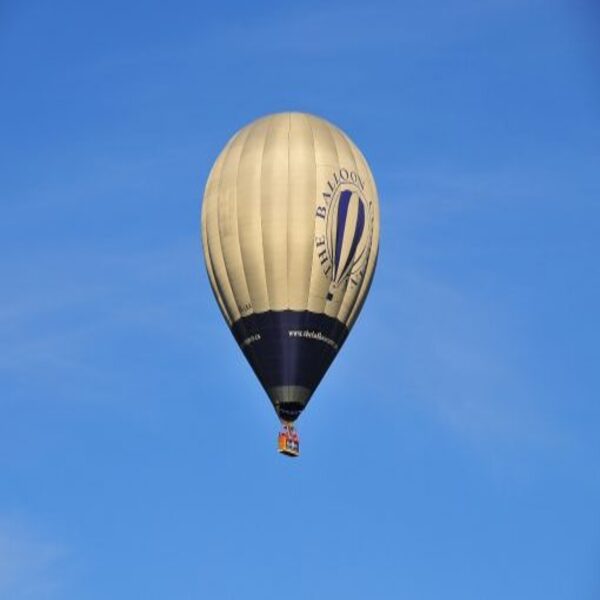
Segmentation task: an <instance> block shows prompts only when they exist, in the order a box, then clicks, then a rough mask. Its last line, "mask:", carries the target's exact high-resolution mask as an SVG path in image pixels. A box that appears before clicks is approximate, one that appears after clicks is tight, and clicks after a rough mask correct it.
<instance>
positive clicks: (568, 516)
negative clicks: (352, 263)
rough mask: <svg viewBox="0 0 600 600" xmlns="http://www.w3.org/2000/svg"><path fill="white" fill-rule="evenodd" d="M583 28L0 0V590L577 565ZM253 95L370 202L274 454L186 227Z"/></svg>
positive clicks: (481, 19) (595, 57) (591, 542)
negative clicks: (356, 311) (347, 301)
mask: <svg viewBox="0 0 600 600" xmlns="http://www.w3.org/2000/svg"><path fill="white" fill-rule="evenodd" d="M85 4H87V6H85ZM598 39H600V11H599V10H598V9H597V8H596V7H594V5H593V3H592V2H591V1H590V2H585V1H581V2H578V1H567V0H564V1H558V0H518V1H517V0H478V1H475V0H473V1H471V0H469V1H467V0H461V1H458V2H453V3H449V2H442V1H441V0H440V1H434V0H423V1H420V2H416V1H413V0H411V1H407V2H383V1H380V0H374V1H372V2H369V3H364V2H363V3H353V2H349V3H347V2H345V3H342V2H339V1H338V0H333V1H332V2H327V3H318V2H305V3H285V2H272V3H269V2H252V3H242V2H238V3H236V2H217V3H210V4H208V3H207V4H206V5H204V4H203V3H198V2H189V3H188V2H171V3H168V4H167V3H158V2H148V3H143V4H142V3H139V4H137V3H120V2H113V1H108V2H103V3H95V4H94V5H92V4H90V3H81V2H63V1H60V0H59V1H56V2H22V3H17V2H12V3H11V2H5V3H3V4H2V7H1V8H0V88H1V89H2V94H1V96H0V104H1V106H2V115H3V118H2V120H1V122H0V130H1V131H0V135H1V139H2V144H0V182H1V183H0V191H1V196H0V197H1V202H2V215H3V218H2V220H1V221H0V248H1V253H0V275H1V277H2V282H3V285H2V289H1V294H0V415H1V416H0V597H1V598H7V599H10V600H25V599H27V600H33V599H35V600H38V599H39V600H42V599H43V600H56V599H76V600H106V599H107V598H111V599H121V598H122V599H125V598H144V599H145V600H154V599H164V598H173V599H177V600H179V599H182V600H184V599H185V600H187V599H196V598H212V599H215V600H216V599H226V598H227V599H238V598H248V599H252V598H261V599H265V598H280V597H281V596H282V595H283V594H285V597H286V598H289V599H291V600H292V599H305V598H317V599H318V598H325V597H332V598H345V599H348V600H350V599H354V598H356V599H364V598H384V599H387V598H393V599H404V598H406V599H410V600H434V599H435V600H439V599H440V598H444V599H457V600H459V599H460V600H471V599H472V600H482V599H485V600H506V599H507V598H511V600H518V599H527V600H531V599H532V598H543V599H544V600H555V599H569V600H572V599H578V600H579V599H581V600H592V599H595V598H598V597H600V512H599V510H598V506H599V505H600V461H599V457H600V441H599V439H598V438H599V436H598V434H599V428H600V403H599V401H598V400H599V397H600V383H599V381H598V349H597V344H598V333H599V318H598V306H599V304H600V273H599V267H598V255H599V250H600V248H599V246H600V244H599V243H598V239H599V234H600V226H599V223H600V219H599V217H600V205H599V202H600V200H599V199H600V177H599V172H600V136H599V132H600V109H599V108H598V107H599V105H600V70H599V66H600V42H598ZM280 110H304V111H308V112H313V113H316V114H318V115H321V116H323V117H325V118H327V119H329V120H331V121H333V122H334V123H336V124H338V125H339V126H340V127H342V128H343V129H344V130H345V131H346V132H348V133H349V135H350V136H351V137H352V138H353V139H354V140H355V142H356V143H357V144H358V145H359V146H360V147H361V149H362V150H363V151H364V153H365V154H366V156H367V157H368V159H369V161H370V163H371V167H372V170H373V172H374V175H375V177H376V179H377V182H378V185H379V191H380V197H381V205H382V245H381V254H380V261H379V266H378V271H377V274H376V277H375V282H374V285H373V287H372V290H371V294H370V298H369V300H368V302H367V304H366V306H365V309H364V311H363V313H362V315H361V317H360V319H359V321H358V323H357V325H356V327H355V329H354V331H353V333H352V335H351V337H350V339H349V341H348V343H347V345H346V346H345V347H344V349H343V351H342V352H341V354H340V355H339V357H338V359H337V361H336V363H335V364H334V366H333V367H332V369H331V370H330V372H329V374H328V375H327V377H326V379H325V380H324V382H323V383H322V385H321V387H320V388H319V390H318V392H317V394H316V395H315V397H314V399H313V401H312V403H311V405H310V407H309V408H308V410H307V411H306V412H305V413H304V415H303V417H302V418H301V420H300V422H299V426H300V430H301V435H302V443H303V448H302V450H303V456H302V457H301V459H300V460H298V461H290V460H285V459H283V458H282V457H279V456H278V455H277V454H276V452H275V448H274V445H275V435H276V431H277V421H276V418H275V414H274V412H273V410H272V408H271V407H270V405H269V403H268V401H267V400H266V398H265V396H264V393H263V392H262V390H261V388H260V387H259V385H258V383H257V382H256V381H255V380H254V378H253V375H252V373H251V371H250V369H249V368H248V367H247V365H246V364H245V363H244V360H243V357H242V354H241V352H240V351H239V350H238V349H237V347H236V346H235V344H234V341H233V338H232V337H231V335H230V334H229V332H228V331H227V329H226V327H225V325H224V323H223V322H222V321H221V317H220V314H219V313H218V310H217V307H216V305H215V303H214V300H213V298H212V294H211V293H210V289H209V285H208V282H207V278H206V276H205V273H204V267H203V264H202V258H201V250H200V242H199V210H200V201H201V196H202V190H203V185H204V182H205V179H206V177H207V175H208V171H209V169H210V166H211V164H212V162H213V160H214V159H215V158H216V156H217V154H218V152H219V151H220V149H221V147H222V146H223V145H224V143H225V142H226V140H227V139H228V138H229V137H230V136H231V135H232V134H233V133H234V131H235V130H237V129H238V128H240V127H241V126H243V125H244V124H246V123H247V122H249V121H250V120H252V119H254V118H256V117H258V116H260V115H263V114H265V113H270V112H276V111H280ZM342 407H343V410H344V412H343V417H342V418H341V419H340V418H339V415H340V412H341V410H340V409H341V408H342Z"/></svg>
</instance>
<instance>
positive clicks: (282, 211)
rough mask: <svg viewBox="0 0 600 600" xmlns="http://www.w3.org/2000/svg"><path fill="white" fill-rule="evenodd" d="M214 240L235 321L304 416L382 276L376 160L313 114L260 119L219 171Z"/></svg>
mask: <svg viewBox="0 0 600 600" xmlns="http://www.w3.org/2000/svg"><path fill="white" fill-rule="evenodd" d="M202 242H203V249H204V258H205V261H206V267H207V271H208V276H209V279H210V283H211V286H212V289H213V291H214V294H215V296H216V299H217V302H218V304H219V307H220V309H221V312H222V313H223V316H224V317H225V320H226V321H227V324H228V325H229V327H230V328H231V331H232V333H233V335H234V337H235V339H236V341H237V343H238V345H239V346H240V348H241V349H242V351H243V353H244V355H245V356H246V358H247V360H248V362H249V363H250V365H251V366H252V368H253V370H254V372H255V373H256V376H257V377H258V379H259V380H260V382H261V384H262V385H263V387H264V389H265V390H266V392H267V394H268V396H269V398H270V399H271V402H272V403H273V406H274V408H275V410H276V411H277V414H278V415H279V417H280V418H281V419H282V420H285V421H294V420H295V419H296V418H297V417H298V416H299V414H300V413H301V412H302V410H303V409H304V408H305V407H306V404H307V403H308V401H309V399H310V397H311V396H312V394H313V392H314V391H315V389H316V387H317V386H318V384H319V382H320V381H321V379H322V377H323V375H324V374H325V372H326V371H327V369H328V368H329V366H330V365H331V363H332V361H333V359H334V358H335V356H336V355H337V353H338V352H339V350H340V348H341V347H342V345H343V343H344V341H345V340H346V337H347V336H348V333H349V331H350V329H351V327H352V325H353V324H354V322H355V321H356V318H357V317H358V314H359V312H360V310H361V307H362V305H363V302H364V300H365V297H366V295H367V292H368V290H369V286H370V283H371V280H372V277H373V272H374V269H375V263H376V259H377V251H378V247H379V203H378V198H377V190H376V187H375V182H374V180H373V176H372V174H371V171H370V169H369V166H368V165H367V162H366V160H365V158H364V157H363V155H362V154H361V152H360V150H359V149H358V148H357V147H356V146H355V145H354V144H353V143H352V141H351V140H350V139H349V138H348V136H346V135H345V134H344V133H343V132H342V131H341V130H340V129H338V128H337V127H335V126H333V125H332V124H330V123H328V122H327V121H325V120H323V119H321V118H318V117H315V116H313V115H308V114H303V113H280V114H274V115H270V116H267V117H263V118H261V119H258V120H256V121H254V122H253V123H251V124H250V125H248V126H246V127H244V128H243V129H241V130H240V131H239V132H238V133H236V134H235V135H234V136H233V138H232V139H231V140H230V141H229V143H228V144H227V145H226V146H225V148H224V149H223V151H222V152H221V154H220V155H219V157H218V158H217V160H216V162H215V164H214V166H213V168H212V171H211V173H210V175H209V178H208V182H207V184H206V190H205V193H204V201H203V205H202Z"/></svg>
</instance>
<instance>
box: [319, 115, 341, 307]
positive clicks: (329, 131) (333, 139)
mask: <svg viewBox="0 0 600 600" xmlns="http://www.w3.org/2000/svg"><path fill="white" fill-rule="evenodd" d="M331 127H332V125H331V124H330V123H328V122H325V127H324V129H325V130H326V131H327V134H328V135H329V137H330V138H331V141H332V142H333V147H334V149H335V159H336V164H337V165H339V164H340V154H339V152H338V149H337V145H336V143H335V138H334V137H333V134H332V133H331ZM331 285H332V283H330V284H329V286H328V287H327V291H328V293H329V289H330V288H331ZM327 302H328V301H327V294H326V295H325V297H324V298H323V305H322V306H321V313H322V314H324V313H325V309H326V308H327Z"/></svg>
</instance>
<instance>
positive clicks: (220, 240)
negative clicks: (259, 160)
mask: <svg viewBox="0 0 600 600" xmlns="http://www.w3.org/2000/svg"><path fill="white" fill-rule="evenodd" d="M242 133H244V134H245V137H244V140H243V141H242V145H243V144H244V142H245V141H246V137H248V133H249V129H247V128H244V129H243V130H242ZM233 146H234V144H233V143H232V144H231V146H230V147H229V150H228V152H227V156H226V157H225V160H224V161H223V168H225V165H226V164H227V162H226V161H227V160H228V159H229V157H230V155H231V149H232V148H233ZM222 180H223V173H222V172H221V177H220V178H219V194H218V198H219V200H220V198H221V182H222ZM234 181H235V180H234ZM234 191H235V190H234ZM221 206H222V203H221V202H220V201H219V203H218V208H217V222H218V224H219V227H218V231H219V246H220V248H221V256H222V257H223V263H224V265H225V274H226V277H227V283H228V284H229V287H230V288H231V295H232V296H233V300H234V302H235V305H236V308H237V312H238V313H240V316H239V318H240V319H241V318H242V311H241V310H240V307H239V304H238V300H237V298H236V297H235V293H234V291H233V285H232V284H231V274H230V269H229V268H227V261H226V260H225V252H224V251H223V240H222V237H221V214H222V210H221ZM236 210H237V207H236ZM242 268H243V263H242Z"/></svg>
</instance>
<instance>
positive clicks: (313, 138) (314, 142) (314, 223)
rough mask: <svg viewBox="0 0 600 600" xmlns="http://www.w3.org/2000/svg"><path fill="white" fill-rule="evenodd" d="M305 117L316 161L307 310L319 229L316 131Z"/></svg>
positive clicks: (305, 116)
mask: <svg viewBox="0 0 600 600" xmlns="http://www.w3.org/2000/svg"><path fill="white" fill-rule="evenodd" d="M304 118H305V119H306V123H307V125H308V129H309V131H310V136H311V138H312V144H313V159H314V162H315V189H314V195H313V198H312V201H313V208H312V212H313V233H312V237H311V249H312V251H311V256H310V278H309V280H308V292H307V294H306V310H307V311H308V306H309V304H310V292H311V283H312V280H313V272H314V268H315V233H316V231H317V219H316V217H315V216H314V213H315V206H316V201H317V144H316V141H315V132H314V130H313V127H312V123H311V122H310V117H309V116H308V115H307V114H304Z"/></svg>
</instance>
